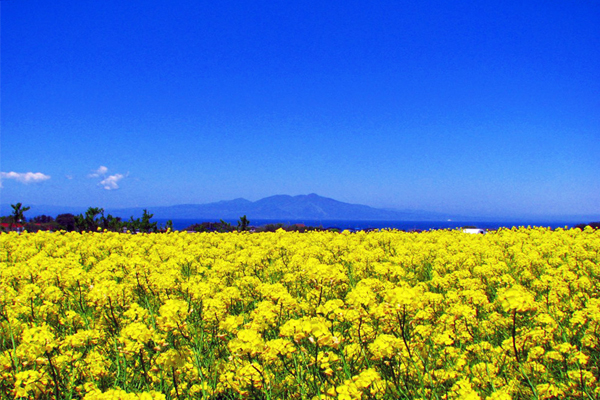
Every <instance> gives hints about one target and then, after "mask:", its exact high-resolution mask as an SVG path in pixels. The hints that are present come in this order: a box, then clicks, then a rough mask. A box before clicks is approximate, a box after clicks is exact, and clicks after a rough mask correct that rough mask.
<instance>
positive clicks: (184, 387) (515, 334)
mask: <svg viewBox="0 0 600 400" xmlns="http://www.w3.org/2000/svg"><path fill="white" fill-rule="evenodd" d="M599 366H600V231H594V230H591V229H586V230H584V231H582V230H580V229H572V230H567V229H557V230H554V231H553V230H549V229H545V228H520V229H501V230H499V231H497V232H492V233H489V234H487V235H468V234H464V233H462V232H460V231H431V232H423V233H406V232H399V231H388V230H382V231H376V232H369V233H365V232H359V233H349V232H343V233H342V234H338V233H334V232H307V233H297V232H284V231H277V232H272V233H261V234H248V233H243V232H242V233H238V232H233V233H223V234H216V233H194V234H189V233H185V232H169V233H165V234H137V235H127V234H119V233H112V232H88V233H83V234H80V233H66V232H56V233H48V232H38V233H35V234H29V233H24V234H21V235H17V234H14V233H10V234H3V235H0V398H6V399H9V398H11V399H12V398H23V399H56V400H58V399H74V398H78V399H85V400H92V399H109V398H110V399H140V400H141V399H148V400H150V399H161V400H162V399H164V400H168V399H177V400H182V399H200V398H202V399H239V398H246V399H259V398H260V399H262V398H272V399H290V398H291V399H330V400H332V399H340V400H342V399H343V400H351V399H353V400H361V399H396V398H403V399H446V400H450V399H482V400H507V399H531V398H537V399H554V398H573V399H575V398H588V399H600V383H599V380H600V371H599Z"/></svg>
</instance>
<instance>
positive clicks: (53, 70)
mask: <svg viewBox="0 0 600 400" xmlns="http://www.w3.org/2000/svg"><path fill="white" fill-rule="evenodd" d="M0 4H1V19H2V26H1V30H2V32H1V33H2V37H1V46H2V54H1V95H2V98H1V100H2V102H1V106H2V110H1V112H2V114H1V129H2V131H1V140H0V144H1V148H0V151H1V153H0V154H1V160H0V161H1V164H0V167H1V171H2V175H1V178H2V189H1V199H0V201H1V202H2V203H15V202H23V203H25V204H50V205H71V206H99V207H121V206H122V207H128V206H146V207H152V206H159V205H172V204H182V203H207V202H212V201H218V200H229V199H233V198H237V197H244V198H247V199H249V200H258V199H260V198H262V197H266V196H270V195H274V194H290V195H297V194H308V193H312V192H314V193H317V194H320V195H322V196H326V197H332V198H335V199H337V200H341V201H346V202H351V203H360V204H367V205H371V206H375V207H395V208H400V209H405V208H408V209H411V208H413V209H423V210H431V211H446V212H456V213H463V214H483V215H504V216H510V215H537V214H599V213H600V178H599V176H600V157H599V155H600V28H599V27H600V2H599V1H595V0H572V1H571V0H567V1H502V2H483V1H469V2H465V1H457V2H450V1H415V2H413V1H410V2H409V1H375V2H367V1H360V2H359V1H348V0H344V1H325V2H323V1H297V2H290V1H268V2H267V1H264V2H263V1H257V2H250V1H222V2H221V1H217V2H207V1H178V0H169V1H155V0H145V1H123V0H118V1H117V0H103V1H76V0H69V1H65V0H52V1H48V0H3V1H1V2H0Z"/></svg>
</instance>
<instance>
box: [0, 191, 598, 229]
mask: <svg viewBox="0 0 600 400" xmlns="http://www.w3.org/2000/svg"><path fill="white" fill-rule="evenodd" d="M25 205H26V206H31V209H30V210H29V211H28V212H27V214H26V217H27V218H33V217H35V216H38V215H44V214H45V215H50V216H54V217H56V216H57V215H58V214H65V213H72V214H81V213H85V211H86V210H87V207H72V206H51V205H33V204H25ZM91 206H96V205H91ZM144 209H147V210H148V212H150V213H151V214H153V218H155V219H162V220H167V219H173V220H175V219H195V220H198V221H199V222H201V221H211V220H212V221H215V220H219V219H223V220H237V219H238V218H240V217H241V216H243V215H246V216H247V218H249V219H250V220H256V219H259V220H280V221H291V220H296V221H298V220H310V221H316V220H332V221H333V220H339V221H350V220H363V221H368V220H372V221H446V220H449V219H451V220H453V221H466V220H481V221H484V220H487V221H498V220H510V221H519V220H532V221H534V220H535V221H542V220H555V221H581V222H589V221H592V220H594V221H595V220H598V219H600V216H593V215H589V216H588V215H555V216H550V215H548V216H545V215H540V216H512V217H511V216H496V217H492V216H473V215H468V216H465V215H457V214H451V213H442V212H432V211H424V210H415V209H402V210H399V209H391V208H375V207H371V206H367V205H362V204H352V203H345V202H342V201H339V200H335V199H332V198H328V197H323V196H319V195H318V194H315V193H310V194H308V195H296V196H291V195H286V194H277V195H273V196H268V197H264V198H262V199H259V200H256V201H250V200H247V199H244V198H241V197H238V198H235V199H232V200H220V201H216V202H211V203H204V204H193V203H188V204H175V205H171V206H156V207H152V206H149V207H126V208H117V207H105V215H108V214H112V215H113V216H116V217H121V218H123V219H129V217H131V216H133V217H134V218H139V217H141V215H142V213H143V210H144ZM11 213H12V209H11V207H10V205H9V204H0V215H10V214H11Z"/></svg>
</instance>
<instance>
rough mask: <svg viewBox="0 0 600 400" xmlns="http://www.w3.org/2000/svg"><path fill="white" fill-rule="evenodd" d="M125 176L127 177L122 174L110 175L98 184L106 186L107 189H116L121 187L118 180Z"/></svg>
mask: <svg viewBox="0 0 600 400" xmlns="http://www.w3.org/2000/svg"><path fill="white" fill-rule="evenodd" d="M123 178H125V176H124V175H122V174H114V175H110V176H108V177H106V178H105V179H103V180H102V181H100V183H99V184H98V185H100V186H102V187H104V189H106V190H115V189H118V188H119V185H118V184H117V182H119V181H120V180H121V179H123Z"/></svg>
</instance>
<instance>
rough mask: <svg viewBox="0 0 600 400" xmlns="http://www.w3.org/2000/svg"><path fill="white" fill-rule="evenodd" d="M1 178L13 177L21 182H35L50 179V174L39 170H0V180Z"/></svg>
mask: <svg viewBox="0 0 600 400" xmlns="http://www.w3.org/2000/svg"><path fill="white" fill-rule="evenodd" d="M3 179H14V180H16V181H18V182H21V183H25V184H28V183H36V182H43V181H47V180H48V179H50V175H46V174H42V173H41V172H13V171H11V172H0V181H2V180H3Z"/></svg>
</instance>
